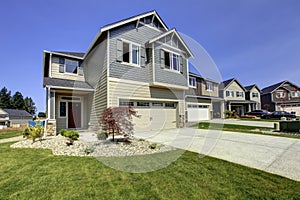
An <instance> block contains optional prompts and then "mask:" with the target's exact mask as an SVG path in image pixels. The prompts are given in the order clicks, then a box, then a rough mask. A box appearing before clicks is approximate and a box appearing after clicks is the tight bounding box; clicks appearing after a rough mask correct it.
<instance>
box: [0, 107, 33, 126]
mask: <svg viewBox="0 0 300 200" xmlns="http://www.w3.org/2000/svg"><path fill="white" fill-rule="evenodd" d="M0 110H1V109H0ZM2 110H3V111H4V112H5V113H7V115H6V116H8V118H7V117H6V119H8V120H9V121H10V125H18V124H20V125H24V124H27V123H28V121H29V120H32V115H31V114H30V113H28V112H27V111H25V110H17V109H6V108H4V109H2ZM0 115H1V114H0ZM4 115H5V114H4Z"/></svg>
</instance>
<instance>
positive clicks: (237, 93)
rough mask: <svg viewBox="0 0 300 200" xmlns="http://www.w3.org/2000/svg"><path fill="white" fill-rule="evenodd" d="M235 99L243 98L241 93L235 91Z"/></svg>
mask: <svg viewBox="0 0 300 200" xmlns="http://www.w3.org/2000/svg"><path fill="white" fill-rule="evenodd" d="M236 97H238V98H243V97H244V93H243V92H241V91H236Z"/></svg>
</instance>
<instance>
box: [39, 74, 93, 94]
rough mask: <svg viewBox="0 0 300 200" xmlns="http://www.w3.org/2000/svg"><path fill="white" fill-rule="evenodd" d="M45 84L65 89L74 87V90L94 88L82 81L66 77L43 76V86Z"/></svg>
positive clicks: (91, 89)
mask: <svg viewBox="0 0 300 200" xmlns="http://www.w3.org/2000/svg"><path fill="white" fill-rule="evenodd" d="M45 86H50V87H51V86H53V87H60V88H65V89H68V88H69V89H74V90H90V91H93V90H94V88H93V87H92V86H91V85H89V84H88V83H87V82H84V81H74V80H67V79H59V78H49V77H45V78H44V87H45Z"/></svg>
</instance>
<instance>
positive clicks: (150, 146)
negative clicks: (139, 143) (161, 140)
mask: <svg viewBox="0 0 300 200" xmlns="http://www.w3.org/2000/svg"><path fill="white" fill-rule="evenodd" d="M156 147H157V144H155V143H153V144H150V145H149V148H150V149H156Z"/></svg>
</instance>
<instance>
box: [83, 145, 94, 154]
mask: <svg viewBox="0 0 300 200" xmlns="http://www.w3.org/2000/svg"><path fill="white" fill-rule="evenodd" d="M94 151H95V147H93V146H90V147H86V148H85V150H84V152H85V153H86V154H90V153H93V152H94Z"/></svg>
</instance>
